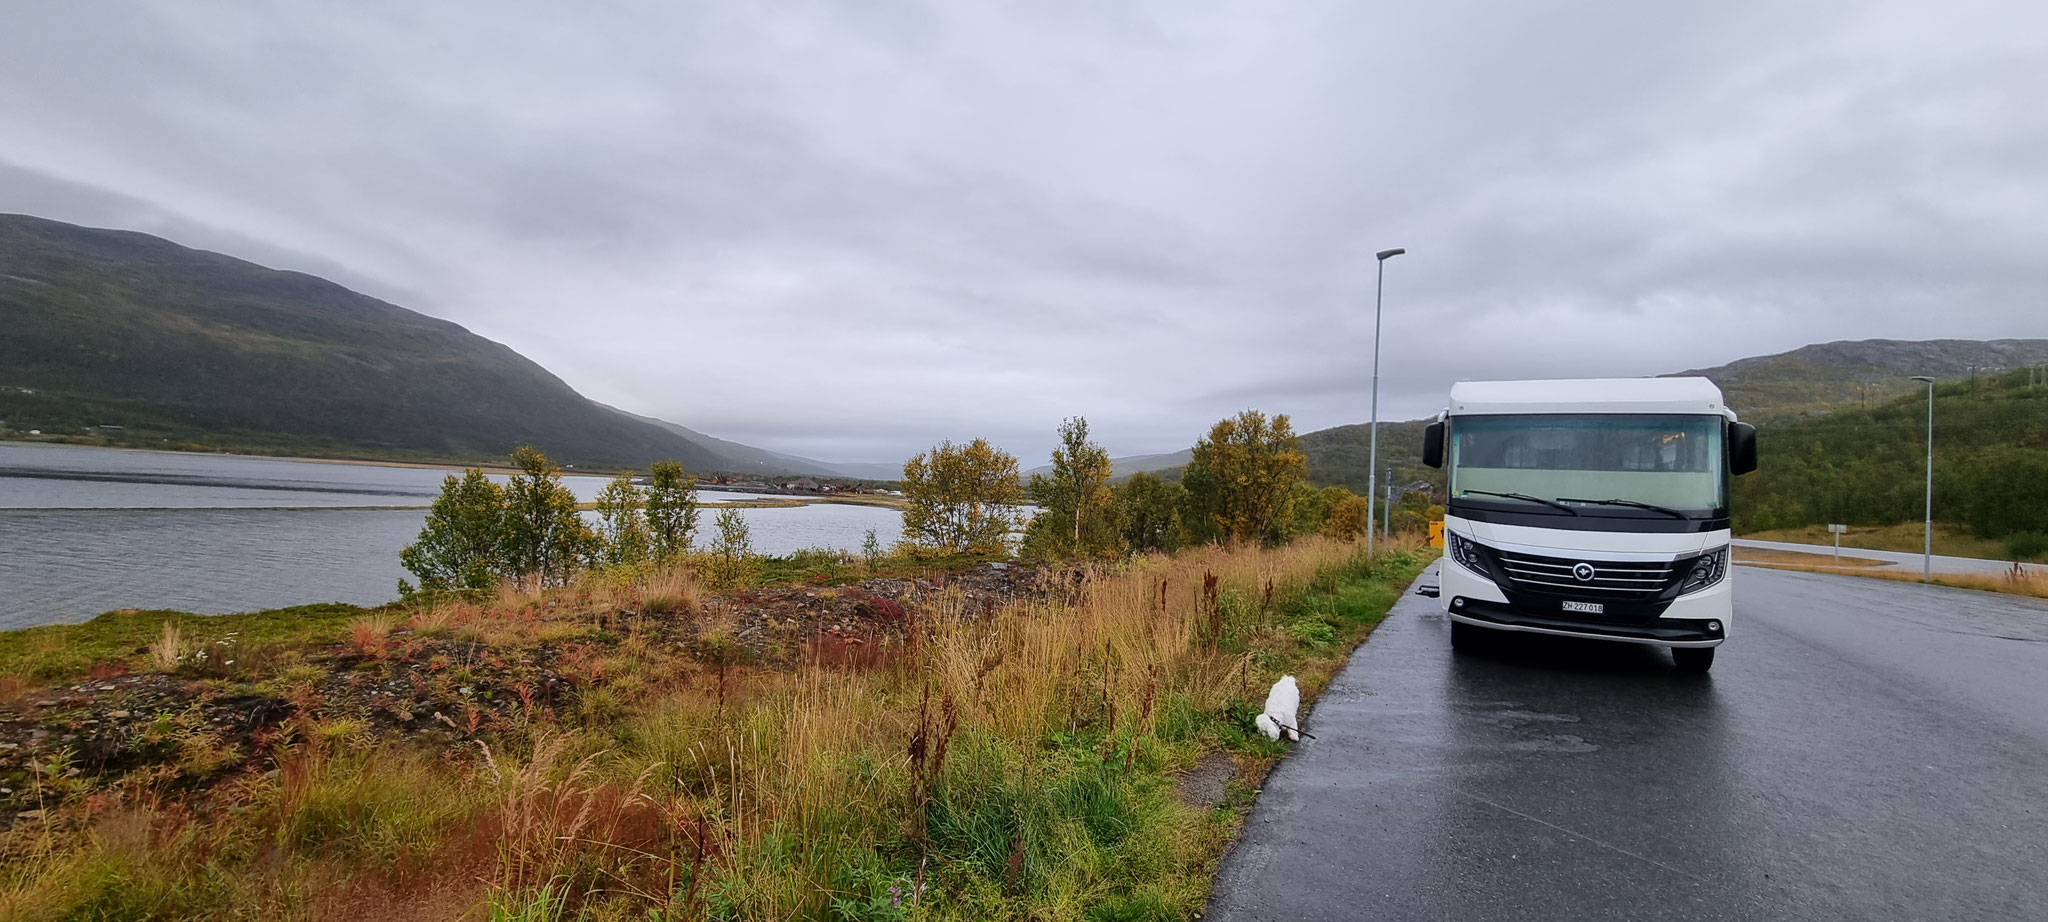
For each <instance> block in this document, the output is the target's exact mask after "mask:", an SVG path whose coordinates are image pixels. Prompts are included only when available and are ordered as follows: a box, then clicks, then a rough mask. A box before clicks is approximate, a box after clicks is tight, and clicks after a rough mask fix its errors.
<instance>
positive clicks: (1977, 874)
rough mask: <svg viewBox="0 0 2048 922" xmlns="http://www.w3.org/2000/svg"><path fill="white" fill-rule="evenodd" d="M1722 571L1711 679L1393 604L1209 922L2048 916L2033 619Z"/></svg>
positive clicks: (1835, 579) (1946, 597)
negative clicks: (1456, 648)
mask: <svg viewBox="0 0 2048 922" xmlns="http://www.w3.org/2000/svg"><path fill="white" fill-rule="evenodd" d="M1735 578H1736V579H1737V580H1738V581H1739V582H1738V584H1737V589H1736V596H1737V601H1736V621H1735V624H1734V628H1735V631H1736V633H1735V634H1734V636H1733V639H1731V640H1730V641H1729V642H1728V643H1727V644H1725V645H1723V647H1722V648H1721V651H1720V653H1719V656H1718V659H1717V662H1716V663H1715V665H1714V669H1713V672H1712V673H1710V674H1709V675H1708V676H1705V677H1686V676H1679V675H1676V674H1675V673H1673V672H1672V669H1671V665H1670V660H1669V658H1668V656H1667V655H1665V654H1664V653H1662V652H1660V651H1655V650H1651V649H1649V648H1645V647H1638V646H1633V645H1623V644H1606V643H1597V642H1580V641H1567V640H1561V639H1535V640H1534V641H1533V642H1532V641H1529V640H1524V642H1523V643H1522V644H1518V645H1516V646H1515V647H1513V648H1510V647H1507V646H1498V645H1497V646H1496V647H1495V648H1494V649H1491V650H1488V651H1485V652H1482V653H1480V654H1476V655H1475V654H1462V653H1461V654H1456V655H1454V654H1453V653H1452V652H1451V649H1450V630H1449V623H1448V621H1447V619H1445V618H1444V616H1443V615H1442V614H1441V613H1440V612H1439V611H1438V610H1437V608H1436V600H1435V599H1431V598H1424V597H1420V596H1416V595H1414V594H1413V593H1412V592H1411V593H1410V594H1409V595H1408V596H1407V597H1405V598H1404V600H1403V601H1402V602H1401V604H1400V605H1399V606H1397V607H1396V609H1395V610H1394V613H1393V614H1392V615H1391V616H1390V617H1389V618H1388V620H1387V622H1386V623H1385V624H1384V625H1382V626H1381V627H1380V628H1379V630H1378V631H1377V632H1375V633H1374V635H1373V637H1372V638H1371V639H1370V640H1369V641H1368V642H1367V643H1366V644H1365V646H1364V647H1362V648H1360V651H1359V653H1358V654H1357V655H1356V656H1354V657H1353V659H1352V661H1351V663H1350V665H1349V666H1347V667H1346V669H1345V670H1344V672H1343V673H1341V674H1340V675H1339V676H1338V678H1337V680H1336V681H1335V682H1334V683H1333V684H1332V685H1331V687H1330V689H1329V690H1328V691H1326V692H1325V693H1324V695H1323V697H1322V699H1321V700H1320V701H1319V702H1318V703H1317V705H1316V707H1315V709H1314V711H1313V712H1312V713H1310V714H1309V715H1308V716H1307V718H1306V728H1307V729H1308V730H1309V731H1310V732H1313V733H1315V734H1316V736H1317V737H1318V738H1317V739H1313V740H1306V741H1304V742H1303V743H1302V744H1301V746H1300V748H1299V749H1298V750H1297V751H1296V752H1295V753H1294V754H1292V755H1291V756H1290V757H1289V758H1288V759H1287V760H1286V761H1284V762H1283V763H1282V764H1281V765H1280V766H1279V767H1278V768H1277V769H1275V770H1274V772H1273V774H1272V775H1271V776H1270V777H1269V778H1268V779H1267V782H1266V786H1265V788H1264V791H1263V793H1262V794H1261V795H1260V797H1259V801H1258V806H1257V808H1256V809H1255V810H1254V813H1253V815H1252V817H1251V819H1250V821H1249V822H1248V823H1247V825H1246V828H1245V830H1244V834H1243V837H1242V838H1241V840H1240V842H1239V844H1238V846H1237V847H1236V848H1235V849H1234V850H1233V851H1232V852H1231V854H1230V855H1229V856H1228V858H1226V860H1225V862H1224V866H1223V869H1222V872H1221V874H1220V875H1219V876H1218V878H1217V881H1216V889H1215V894H1214V896H1213V897H1212V898H1211V903H1210V907H1209V911H1208V913H1207V914H1206V918H1208V919H1212V920H1213V919H1229V920H1250V919H1276V920H1288V922H1310V920H1321V919H1457V920H1467V919H1470V920H1480V919H1560V920H1562V919H1571V920H1578V919H2028V920H2044V919H2048V603H2043V602H2040V601H2038V600H2030V599H2018V598H2011V597H2004V596H1994V595H1990V594H1987V593H1975V592H1968V591H1964V590H1953V589H1942V588H1939V587H1925V586H1919V585H1915V584H1910V583H1893V582H1887V581H1882V580H1873V579H1857V578H1853V577H1842V576H1825V575H1818V574H1804V573H1789V572H1781V571H1773V570H1759V569H1754V568H1748V567H1744V568H1738V570H1737V571H1736V574H1735ZM1421 582H1422V583H1423V584H1434V583H1435V576H1434V575H1433V574H1425V575H1424V576H1423V578H1422V580H1421Z"/></svg>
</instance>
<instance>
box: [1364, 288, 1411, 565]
mask: <svg viewBox="0 0 2048 922" xmlns="http://www.w3.org/2000/svg"><path fill="white" fill-rule="evenodd" d="M1406 252H1408V251H1407V250H1404V249H1402V248H1400V247H1395V248H1393V249H1391V250H1381V251H1379V252H1378V253H1375V254H1373V255H1375V256H1377V257H1379V270H1380V273H1379V282H1378V284H1377V285H1376V286H1375V287H1374V289H1373V295H1372V449H1371V451H1370V452H1369V453H1368V454H1367V455H1366V462H1365V552H1366V553H1368V554H1370V553H1372V526H1373V525H1374V524H1375V523H1377V522H1378V521H1379V519H1377V518H1376V517H1375V511H1376V510H1375V506H1374V503H1373V499H1374V497H1373V494H1374V493H1377V492H1379V491H1377V490H1374V489H1373V487H1374V485H1375V481H1377V480H1379V477H1380V304H1381V302H1382V301H1384V300H1385V298H1386V292H1387V260H1389V259H1393V258H1394V257H1396V256H1399V255H1401V254H1403V253H1406Z"/></svg>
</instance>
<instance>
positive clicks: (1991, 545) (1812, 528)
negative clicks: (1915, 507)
mask: <svg viewBox="0 0 2048 922" xmlns="http://www.w3.org/2000/svg"><path fill="white" fill-rule="evenodd" d="M1737 537H1741V538H1752V539H1755V540H1758V541H1785V542H1789V543H1792V544H1814V545H1820V546H1822V547H1830V546H1833V544H1834V543H1835V538H1834V535H1831V534H1829V533H1828V529H1827V526H1825V525H1809V526H1807V527H1805V528H1779V529H1773V530H1771V531H1759V532H1755V533H1752V534H1746V535H1738V536H1737ZM1925 541H1926V538H1925V536H1924V535H1923V534H1922V530H1921V524H1920V523H1918V522H1909V523H1905V524H1901V525H1871V526H1863V525H1857V526H1853V527H1851V528H1850V529H1849V531H1848V533H1847V534H1844V535H1843V536H1842V549H1843V550H1848V549H1850V548H1860V549H1863V550H1870V551H1901V552H1904V553H1909V554H1918V553H1920V552H1921V550H1922V549H1923V548H1924V547H1925V546H1926V545H1925ZM1934 553H1936V554H1939V555H1941V556H1944V557H1974V558H1977V559H1979V560H2011V559H2012V554H2011V553H2010V552H2009V551H2008V550H2007V548H2006V545H2005V542H2004V541H1999V540H1995V539H1992V538H1979V537H1977V536H1976V535H1975V534H1972V533H1971V532H1970V530H1969V529H1967V528H1964V527H1962V526H1960V525H1951V524H1948V523H1945V522H1936V523H1935V524H1934ZM2022 559H2024V560H2025V561H2027V562H2029V563H2048V554H2037V555H2035V556H2033V557H2027V558H2022Z"/></svg>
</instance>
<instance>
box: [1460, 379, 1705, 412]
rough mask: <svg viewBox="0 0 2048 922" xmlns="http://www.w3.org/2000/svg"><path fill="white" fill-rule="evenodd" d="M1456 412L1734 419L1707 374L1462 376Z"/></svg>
mask: <svg viewBox="0 0 2048 922" xmlns="http://www.w3.org/2000/svg"><path fill="white" fill-rule="evenodd" d="M1450 412H1451V415H1453V416H1464V415H1472V414H1499V413H1714V414H1720V415H1725V416H1727V417H1728V418H1729V419H1734V418H1735V414H1734V412H1733V411H1731V410H1729V409H1728V408H1727V406H1726V405H1725V404H1723V403H1722V400H1721V389H1720V388H1718V387H1715V386H1714V382H1712V381H1709V380H1707V379H1705V378H1572V379H1565V380H1556V381H1460V382H1458V383H1456V384H1453V385H1451V406H1450Z"/></svg>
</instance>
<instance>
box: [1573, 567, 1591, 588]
mask: <svg viewBox="0 0 2048 922" xmlns="http://www.w3.org/2000/svg"><path fill="white" fill-rule="evenodd" d="M1572 578H1573V579H1576V580H1578V581H1579V582H1582V583H1590V582H1592V581H1593V565H1592V564H1590V563H1581V564H1577V565H1575V566H1573V567H1572Z"/></svg>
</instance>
